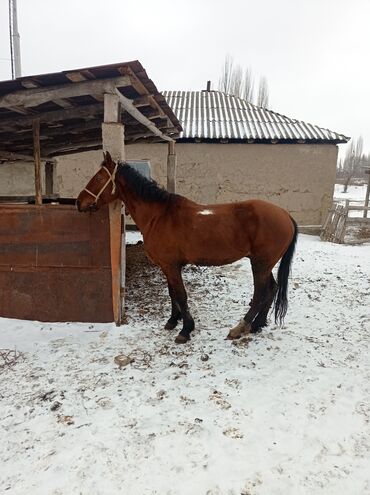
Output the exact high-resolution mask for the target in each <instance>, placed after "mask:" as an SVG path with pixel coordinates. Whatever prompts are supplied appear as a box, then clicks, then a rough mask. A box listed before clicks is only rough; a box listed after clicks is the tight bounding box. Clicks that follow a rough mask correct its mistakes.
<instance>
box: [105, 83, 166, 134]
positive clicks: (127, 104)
mask: <svg viewBox="0 0 370 495" xmlns="http://www.w3.org/2000/svg"><path fill="white" fill-rule="evenodd" d="M115 93H116V94H117V95H118V96H119V99H120V102H121V105H122V108H123V109H124V110H126V112H127V113H129V114H130V115H131V117H134V119H135V120H137V121H138V122H140V124H143V125H144V126H145V127H146V128H148V129H149V130H150V131H151V132H152V133H153V134H155V135H156V136H158V137H160V138H161V139H163V140H164V141H173V139H172V138H171V137H169V136H166V135H165V134H163V132H161V131H160V130H159V129H158V128H157V127H156V126H155V125H154V124H153V122H151V121H150V120H149V119H148V118H147V117H145V116H144V115H143V114H142V113H140V112H139V110H138V109H137V108H136V107H135V106H134V104H133V103H132V101H131V100H129V99H128V98H126V97H125V96H123V94H122V93H121V92H120V91H118V89H117V88H116V89H115Z"/></svg>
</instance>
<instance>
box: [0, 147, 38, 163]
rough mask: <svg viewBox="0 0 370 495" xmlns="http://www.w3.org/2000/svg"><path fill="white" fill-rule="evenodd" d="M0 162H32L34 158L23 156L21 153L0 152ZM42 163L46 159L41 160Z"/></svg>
mask: <svg viewBox="0 0 370 495" xmlns="http://www.w3.org/2000/svg"><path fill="white" fill-rule="evenodd" d="M0 160H3V161H7V162H15V161H17V160H22V162H34V161H35V157H34V156H33V155H24V154H22V153H12V152H10V151H1V150H0ZM41 160H42V161H46V158H41Z"/></svg>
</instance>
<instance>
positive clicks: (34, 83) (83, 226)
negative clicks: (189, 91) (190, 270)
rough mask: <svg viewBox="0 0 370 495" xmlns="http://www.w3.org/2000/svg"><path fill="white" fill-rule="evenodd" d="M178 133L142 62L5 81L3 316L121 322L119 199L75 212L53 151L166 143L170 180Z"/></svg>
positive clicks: (0, 127)
mask: <svg viewBox="0 0 370 495" xmlns="http://www.w3.org/2000/svg"><path fill="white" fill-rule="evenodd" d="M180 131H181V126H180V124H179V121H178V119H177V118H176V117H175V115H174V113H173V112H172V110H171V109H170V107H169V106H168V104H167V102H166V100H165V99H164V97H163V96H162V95H161V94H160V93H159V92H158V90H157V88H156V86H155V85H154V83H153V82H152V81H151V80H150V79H149V78H148V76H147V74H146V72H145V70H144V69H143V67H142V65H141V64H140V63H139V62H138V61H134V62H124V63H120V64H114V65H106V66H99V67H89V68H84V69H76V70H71V71H63V72H58V73H53V74H43V75H35V76H27V77H22V78H19V79H16V80H12V81H3V82H0V182H1V183H2V184H3V186H2V187H3V190H2V191H0V194H1V193H2V194H3V196H2V198H0V285H1V287H2V292H1V295H0V316H7V317H16V318H26V319H33V320H41V321H95V322H104V321H115V322H116V323H117V324H119V323H120V322H121V319H122V315H123V299H124V273H125V249H124V239H125V237H124V233H125V228H124V220H123V216H122V213H121V203H120V202H119V201H117V202H115V203H113V204H110V205H109V207H106V208H103V209H102V210H101V211H99V212H98V213H97V214H94V215H89V214H87V215H83V214H80V213H78V212H77V210H76V208H75V206H74V200H73V199H72V200H71V199H68V198H67V199H66V198H62V197H61V196H60V195H55V194H54V191H53V181H54V175H55V171H54V168H55V163H56V162H55V160H54V157H55V156H61V155H68V154H70V153H77V152H82V151H88V150H97V149H99V150H101V149H109V151H110V153H111V154H112V156H113V158H114V159H116V160H118V159H124V157H125V154H124V153H125V152H124V150H125V144H127V143H133V142H141V141H145V142H146V143H147V142H162V143H165V142H167V143H168V144H167V147H168V152H169V153H168V169H169V174H168V183H169V187H170V188H171V187H173V171H174V165H175V151H174V138H176V137H177V136H178V134H179V132H180ZM100 161H101V158H100ZM33 163H34V167H33V166H32V164H33ZM44 164H45V168H44ZM98 165H99V162H98V163H94V168H96V167H97V166H98ZM20 171H23V175H24V176H25V178H26V180H25V181H24V176H23V177H22V175H21V174H20V173H19V172H20ZM91 173H92V170H91V167H89V169H88V174H89V175H90V176H91ZM68 175H69V176H70V179H71V180H72V181H75V176H74V171H73V169H69V170H68ZM30 177H32V180H30ZM33 177H34V180H33ZM23 181H24V182H25V188H26V191H25V192H26V193H27V194H23V195H22V191H20V189H21V188H20V187H18V186H19V185H21V183H22V182H23ZM9 182H10V184H11V187H10V188H9V189H10V191H9V194H7V196H6V197H4V183H5V185H7V184H8V186H9ZM31 185H32V187H34V191H32V190H31V191H30V186H31ZM81 186H82V184H81V185H80V184H79V185H78V187H79V188H81ZM43 192H45V193H46V194H43ZM30 193H31V194H30ZM71 203H72V204H71Z"/></svg>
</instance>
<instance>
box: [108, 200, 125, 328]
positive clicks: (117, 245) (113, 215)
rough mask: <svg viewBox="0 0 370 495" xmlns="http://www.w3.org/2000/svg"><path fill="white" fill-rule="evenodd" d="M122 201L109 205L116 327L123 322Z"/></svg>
mask: <svg viewBox="0 0 370 495" xmlns="http://www.w3.org/2000/svg"><path fill="white" fill-rule="evenodd" d="M121 204H122V203H121V201H120V200H116V201H113V202H112V203H109V227H110V259H111V277H112V307H113V317H114V321H115V322H116V325H120V324H121V321H122V307H121V295H122V294H121V269H122V267H121V228H122V227H121Z"/></svg>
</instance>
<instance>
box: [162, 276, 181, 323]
mask: <svg viewBox="0 0 370 495" xmlns="http://www.w3.org/2000/svg"><path fill="white" fill-rule="evenodd" d="M168 292H169V294H170V298H171V316H170V317H169V319H168V321H167V323H166V325H165V327H164V328H165V329H166V330H173V329H174V328H175V327H176V326H177V323H178V321H179V320H181V310H180V306H179V305H178V303H177V301H176V297H175V293H174V290H173V289H172V287H171V285H170V284H169V283H168Z"/></svg>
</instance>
